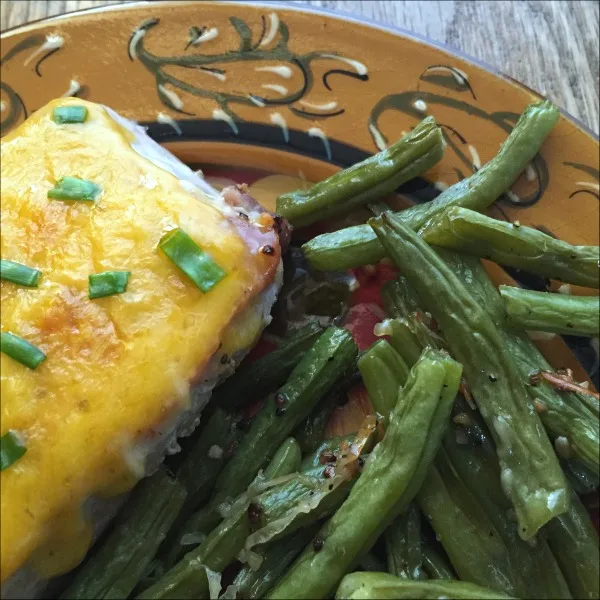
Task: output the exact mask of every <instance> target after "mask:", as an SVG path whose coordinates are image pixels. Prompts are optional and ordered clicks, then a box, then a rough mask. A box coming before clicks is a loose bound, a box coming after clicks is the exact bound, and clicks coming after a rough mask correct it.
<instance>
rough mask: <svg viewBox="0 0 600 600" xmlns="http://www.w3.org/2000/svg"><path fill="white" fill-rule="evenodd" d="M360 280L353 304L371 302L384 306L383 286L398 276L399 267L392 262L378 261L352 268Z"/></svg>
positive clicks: (353, 297)
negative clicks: (374, 263) (382, 298)
mask: <svg viewBox="0 0 600 600" xmlns="http://www.w3.org/2000/svg"><path fill="white" fill-rule="evenodd" d="M351 272H352V274H353V275H354V277H356V280H357V281H358V289H357V290H356V291H355V292H354V294H353V295H352V304H362V303H366V302H371V303H373V304H378V305H379V306H381V307H382V308H383V304H382V302H381V286H382V285H383V284H384V283H386V282H387V281H391V280H392V279H396V277H398V269H396V267H394V266H393V265H391V264H387V263H381V262H380V263H378V264H377V265H368V266H366V267H361V268H359V269H352V270H351Z"/></svg>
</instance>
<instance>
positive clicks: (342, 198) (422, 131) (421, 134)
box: [277, 117, 444, 227]
mask: <svg viewBox="0 0 600 600" xmlns="http://www.w3.org/2000/svg"><path fill="white" fill-rule="evenodd" d="M443 154H444V138H443V136H442V132H441V130H440V128H439V127H438V126H437V124H436V122H435V120H434V118H433V117H427V118H426V119H424V120H423V121H421V123H419V125H417V126H416V127H415V128H414V129H413V130H412V131H410V132H409V133H407V134H406V135H405V136H404V137H402V138H401V139H400V140H399V141H397V142H396V143H395V144H394V145H392V146H390V147H389V148H387V149H386V150H383V151H382V152H380V153H379V154H376V155H375V156H371V157H370V158H367V159H366V160H364V161H363V162H360V163H357V164H355V165H353V166H352V167H349V168H348V169H344V170H343V171H340V172H338V173H336V174H335V175H332V176H331V177H329V178H327V179H325V180H324V181H321V182H319V183H316V184H315V185H313V186H312V187H311V188H310V189H308V190H296V191H294V192H289V193H286V194H282V195H281V196H279V198H277V212H278V213H279V214H280V215H282V216H284V217H285V218H286V219H287V220H288V221H290V223H292V225H294V226H296V227H298V226H300V227H301V226H304V225H309V224H310V223H314V222H315V221H319V220H321V219H325V218H327V217H329V216H332V215H335V214H338V213H340V212H347V211H349V210H352V209H353V208H356V207H357V206H361V205H364V204H367V203H368V202H370V201H372V200H374V199H377V198H380V197H381V196H385V195H387V194H390V193H392V192H393V191H394V190H396V188H398V187H399V186H400V185H402V184H403V183H406V182H407V181H409V180H410V179H413V178H414V177H417V176H418V175H421V174H422V173H424V172H425V171H427V170H428V169H430V168H431V167H433V165H435V164H436V163H437V162H438V161H439V160H440V159H441V158H442V156H443Z"/></svg>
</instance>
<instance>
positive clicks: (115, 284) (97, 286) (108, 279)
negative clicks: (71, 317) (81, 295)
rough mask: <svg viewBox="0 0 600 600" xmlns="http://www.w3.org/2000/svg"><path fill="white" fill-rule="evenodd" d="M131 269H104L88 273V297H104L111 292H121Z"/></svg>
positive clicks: (125, 287)
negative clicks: (100, 271) (92, 273)
mask: <svg viewBox="0 0 600 600" xmlns="http://www.w3.org/2000/svg"><path fill="white" fill-rule="evenodd" d="M130 275H131V271H105V272H104V273H97V274H96V275H90V276H89V277H88V281H89V292H88V295H89V297H90V298H104V297H105V296H112V295H113V294H122V293H123V292H124V291H125V290H126V289H127V282H128V281H129V276H130Z"/></svg>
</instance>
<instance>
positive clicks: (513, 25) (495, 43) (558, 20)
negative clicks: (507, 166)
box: [0, 0, 600, 133]
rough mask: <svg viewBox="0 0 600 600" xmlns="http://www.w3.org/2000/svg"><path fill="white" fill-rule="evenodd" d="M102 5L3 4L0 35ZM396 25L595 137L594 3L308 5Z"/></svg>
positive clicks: (450, 0) (332, 1) (335, 0)
mask: <svg viewBox="0 0 600 600" xmlns="http://www.w3.org/2000/svg"><path fill="white" fill-rule="evenodd" d="M116 3H117V2H115V1H106V0H82V1H77V0H66V1H57V0H1V2H0V9H1V10H0V14H1V20H0V28H1V29H2V30H4V29H6V28H8V27H14V26H16V25H20V24H22V23H27V22H28V21H33V20H36V19H41V18H43V17H46V16H51V15H58V14H62V13H67V12H71V11H74V10H78V9H81V8H90V7H92V6H103V5H106V4H116ZM304 3H305V4H310V5H313V6H316V7H319V6H322V7H325V8H328V9H330V10H334V11H335V10H341V11H345V12H347V13H352V14H354V15H356V16H364V17H367V18H370V19H373V20H375V21H378V22H380V23H382V24H386V25H395V26H397V27H402V28H403V29H407V30H409V31H413V32H415V33H418V34H421V35H425V36H427V37H429V38H431V39H432V40H435V41H437V42H441V43H443V44H445V45H447V46H448V47H449V48H450V49H452V48H454V49H457V50H460V51H462V52H464V53H466V54H468V55H470V56H473V57H474V58H477V59H479V60H483V61H485V62H487V63H488V64H490V65H492V66H494V67H496V68H497V69H499V70H501V71H503V72H504V73H506V74H507V75H510V76H511V77H514V78H515V79H518V80H519V81H522V82H523V83H525V84H527V85H528V86H529V87H531V88H533V89H535V90H537V91H539V92H540V93H542V94H544V95H546V96H548V97H550V98H551V99H552V100H554V101H555V102H557V103H558V104H559V105H560V106H562V107H563V108H565V109H566V110H567V111H568V112H570V113H571V114H572V115H573V116H575V117H577V118H578V119H580V120H581V121H583V123H584V124H586V125H587V126H588V127H590V128H591V129H592V130H593V131H594V132H596V133H598V128H599V125H598V118H599V104H598V102H599V101H598V84H599V76H598V71H599V67H598V63H599V60H598V55H599V47H600V41H599V26H598V22H599V16H600V3H599V2H598V1H597V0H521V1H519V2H516V1H513V0H486V1H485V2H475V1H472V0H421V1H416V0H394V1H390V0H369V1H359V0H313V1H306V0H305V2H304Z"/></svg>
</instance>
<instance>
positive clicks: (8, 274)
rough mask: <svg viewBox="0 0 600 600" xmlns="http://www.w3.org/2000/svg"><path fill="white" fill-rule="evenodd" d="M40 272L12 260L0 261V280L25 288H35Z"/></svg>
mask: <svg viewBox="0 0 600 600" xmlns="http://www.w3.org/2000/svg"><path fill="white" fill-rule="evenodd" d="M41 274H42V272H41V271H38V270H37V269H34V268H33V267H28V266H27V265H22V264H21V263H18V262H13V261H12V260H4V259H2V260H0V279H3V280H4V281H12V282H13V283H18V284H19V285H25V286H27V287H37V285H38V281H39V280H40V275H41Z"/></svg>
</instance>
